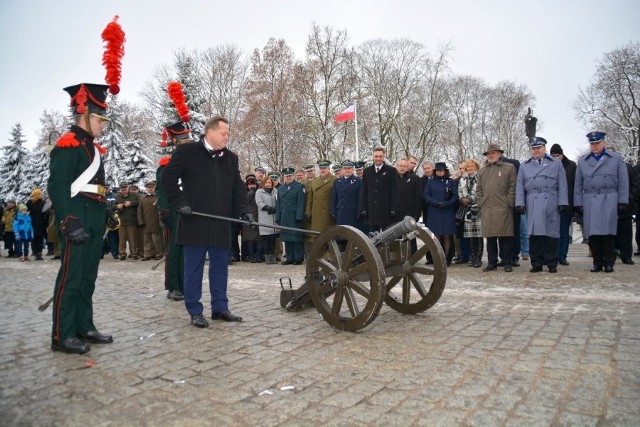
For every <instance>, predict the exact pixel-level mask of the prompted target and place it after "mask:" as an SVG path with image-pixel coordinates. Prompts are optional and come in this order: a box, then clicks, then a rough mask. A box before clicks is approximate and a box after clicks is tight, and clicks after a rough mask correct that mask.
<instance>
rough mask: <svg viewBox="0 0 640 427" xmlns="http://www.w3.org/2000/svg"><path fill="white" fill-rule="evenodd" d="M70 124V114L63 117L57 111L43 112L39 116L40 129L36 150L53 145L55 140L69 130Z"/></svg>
mask: <svg viewBox="0 0 640 427" xmlns="http://www.w3.org/2000/svg"><path fill="white" fill-rule="evenodd" d="M71 123H72V120H71V114H68V115H67V116H65V115H63V114H62V113H60V112H59V111H55V110H44V111H43V112H42V115H41V116H40V129H39V130H38V141H37V142H36V148H40V147H46V146H47V145H49V144H55V143H56V141H57V139H58V138H59V137H60V136H62V134H63V133H65V132H66V131H67V129H69V126H70V124H71Z"/></svg>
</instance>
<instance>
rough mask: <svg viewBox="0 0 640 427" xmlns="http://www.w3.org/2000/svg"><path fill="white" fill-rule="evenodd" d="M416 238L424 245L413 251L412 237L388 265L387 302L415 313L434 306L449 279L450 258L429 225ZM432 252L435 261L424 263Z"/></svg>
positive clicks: (405, 311)
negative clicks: (447, 257) (411, 251)
mask: <svg viewBox="0 0 640 427" xmlns="http://www.w3.org/2000/svg"><path fill="white" fill-rule="evenodd" d="M415 233H417V238H418V239H419V240H421V241H422V243H423V245H422V247H419V248H418V251H417V252H416V253H414V254H413V255H409V253H410V240H407V239H405V240H403V241H402V242H400V252H401V254H400V260H399V261H397V262H392V263H390V264H389V265H387V266H386V269H385V271H386V273H385V274H386V276H387V278H388V282H387V285H386V295H385V298H384V301H385V303H387V305H388V306H389V307H391V308H393V309H394V310H396V311H398V312H400V313H405V314H415V313H420V312H422V311H425V310H427V309H429V308H431V307H432V306H433V305H434V304H435V303H436V302H438V300H439V299H440V296H441V295H442V292H443V291H444V287H445V283H446V281H447V261H446V258H445V255H444V251H443V250H442V246H440V242H438V240H437V239H436V237H435V236H434V234H433V233H432V232H431V231H430V230H429V229H423V228H419V229H418V230H417V231H415ZM427 252H431V257H432V259H433V265H425V255H426V253H427Z"/></svg>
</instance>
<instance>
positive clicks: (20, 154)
mask: <svg viewBox="0 0 640 427" xmlns="http://www.w3.org/2000/svg"><path fill="white" fill-rule="evenodd" d="M25 142H26V141H25V139H24V134H23V133H22V125H21V124H20V123H16V124H15V125H14V127H13V128H12V129H11V138H10V139H9V145H8V146H6V147H3V149H4V154H3V156H2V161H1V162H0V198H2V199H4V200H8V199H15V200H16V202H17V203H21V202H26V201H27V199H28V198H29V196H30V195H31V190H33V188H35V187H33V185H32V184H31V183H29V182H28V181H27V180H26V178H27V170H28V164H27V162H28V152H27V149H26V148H25V146H24V144H25Z"/></svg>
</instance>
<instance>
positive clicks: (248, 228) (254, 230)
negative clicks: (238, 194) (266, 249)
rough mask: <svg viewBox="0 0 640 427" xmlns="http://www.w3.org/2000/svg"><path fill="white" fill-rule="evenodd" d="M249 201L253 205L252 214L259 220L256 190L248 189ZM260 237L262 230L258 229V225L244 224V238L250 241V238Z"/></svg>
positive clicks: (256, 238)
mask: <svg viewBox="0 0 640 427" xmlns="http://www.w3.org/2000/svg"><path fill="white" fill-rule="evenodd" d="M247 202H249V206H250V207H251V214H252V215H253V218H254V219H255V220H258V205H257V204H256V190H248V191H247ZM259 238H260V232H259V230H258V226H257V225H247V224H244V225H243V226H242V240H243V241H250V240H258V239H259Z"/></svg>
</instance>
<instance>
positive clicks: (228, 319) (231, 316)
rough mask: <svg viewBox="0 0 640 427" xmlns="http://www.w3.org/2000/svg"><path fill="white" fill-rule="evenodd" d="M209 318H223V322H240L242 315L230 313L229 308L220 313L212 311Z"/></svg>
mask: <svg viewBox="0 0 640 427" xmlns="http://www.w3.org/2000/svg"><path fill="white" fill-rule="evenodd" d="M211 318H212V319H213V320H224V321H225V322H242V317H240V316H236V315H235V314H231V312H230V311H229V310H227V311H223V312H222V313H213V314H212V315H211Z"/></svg>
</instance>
